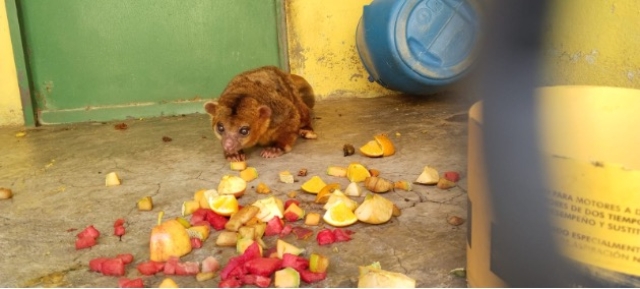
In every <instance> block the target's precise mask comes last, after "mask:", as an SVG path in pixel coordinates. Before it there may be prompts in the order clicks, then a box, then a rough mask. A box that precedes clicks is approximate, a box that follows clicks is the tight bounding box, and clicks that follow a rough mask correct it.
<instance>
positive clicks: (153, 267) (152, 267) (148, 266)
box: [136, 261, 164, 276]
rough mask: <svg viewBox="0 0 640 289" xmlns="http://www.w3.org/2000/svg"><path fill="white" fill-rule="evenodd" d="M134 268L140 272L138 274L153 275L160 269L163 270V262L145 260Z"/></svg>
mask: <svg viewBox="0 0 640 289" xmlns="http://www.w3.org/2000/svg"><path fill="white" fill-rule="evenodd" d="M136 268H137V269H138V272H140V274H142V275H147V276H150V275H155V274H156V273H158V272H160V271H163V270H164V263H162V262H154V261H147V262H142V263H140V264H138V266H137V267H136Z"/></svg>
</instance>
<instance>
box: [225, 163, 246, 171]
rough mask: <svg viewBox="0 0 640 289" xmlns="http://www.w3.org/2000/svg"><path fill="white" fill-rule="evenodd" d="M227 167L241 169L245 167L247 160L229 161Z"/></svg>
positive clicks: (234, 169)
mask: <svg viewBox="0 0 640 289" xmlns="http://www.w3.org/2000/svg"><path fill="white" fill-rule="evenodd" d="M229 168H231V170H233V171H241V170H244V169H246V168H247V162H245V161H238V162H229Z"/></svg>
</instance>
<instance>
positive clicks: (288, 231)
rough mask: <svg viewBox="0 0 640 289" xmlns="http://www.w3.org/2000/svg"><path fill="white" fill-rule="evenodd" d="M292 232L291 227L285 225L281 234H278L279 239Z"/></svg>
mask: <svg viewBox="0 0 640 289" xmlns="http://www.w3.org/2000/svg"><path fill="white" fill-rule="evenodd" d="M292 230H293V226H291V225H290V224H286V225H285V226H284V227H283V228H282V232H280V237H284V236H286V235H289V233H291V231H292Z"/></svg>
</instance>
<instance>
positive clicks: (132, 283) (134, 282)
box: [118, 277, 144, 288]
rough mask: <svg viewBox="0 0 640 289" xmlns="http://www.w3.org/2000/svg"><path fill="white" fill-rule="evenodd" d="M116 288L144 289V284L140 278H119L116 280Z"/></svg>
mask: <svg viewBox="0 0 640 289" xmlns="http://www.w3.org/2000/svg"><path fill="white" fill-rule="evenodd" d="M118 287H120V288H144V282H143V281H142V279H141V278H136V279H129V278H125V277H123V278H120V279H118Z"/></svg>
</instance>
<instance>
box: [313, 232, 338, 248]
mask: <svg viewBox="0 0 640 289" xmlns="http://www.w3.org/2000/svg"><path fill="white" fill-rule="evenodd" d="M316 240H317V241H318V245H320V246H322V245H328V244H332V243H334V242H335V241H336V235H334V234H333V232H332V231H331V229H323V230H321V231H320V232H318V235H317V236H316Z"/></svg>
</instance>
